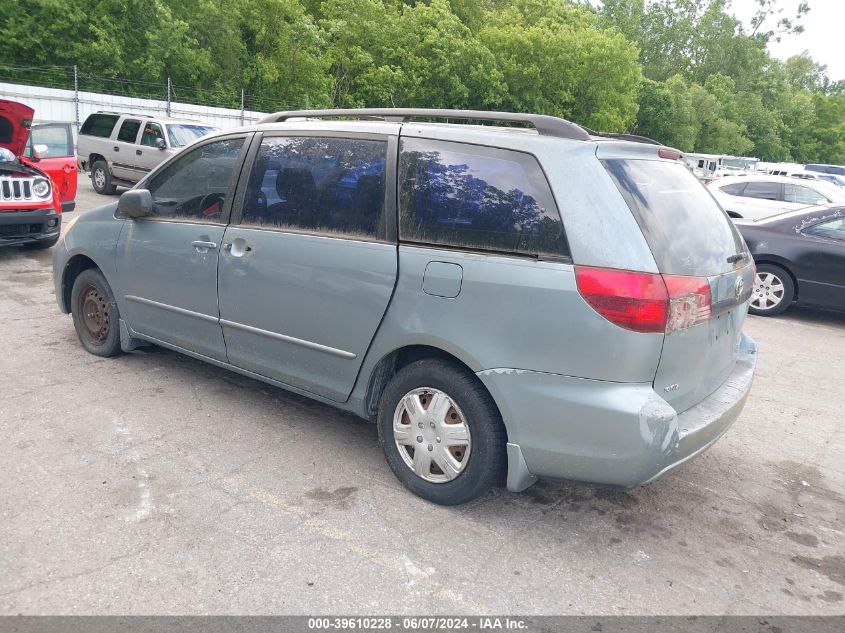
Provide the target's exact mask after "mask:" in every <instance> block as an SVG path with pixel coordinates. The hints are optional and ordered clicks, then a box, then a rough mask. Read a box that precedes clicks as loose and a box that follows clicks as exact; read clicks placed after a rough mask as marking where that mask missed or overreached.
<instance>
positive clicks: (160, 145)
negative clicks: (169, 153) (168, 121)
mask: <svg viewBox="0 0 845 633" xmlns="http://www.w3.org/2000/svg"><path fill="white" fill-rule="evenodd" d="M156 147H157V148H159V149H167V143H165V142H164V139H163V138H157V139H156Z"/></svg>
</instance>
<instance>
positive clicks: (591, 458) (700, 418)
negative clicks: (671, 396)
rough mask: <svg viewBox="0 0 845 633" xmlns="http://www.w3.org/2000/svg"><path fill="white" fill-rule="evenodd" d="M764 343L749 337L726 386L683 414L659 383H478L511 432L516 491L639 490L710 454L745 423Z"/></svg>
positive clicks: (545, 379) (514, 375)
mask: <svg viewBox="0 0 845 633" xmlns="http://www.w3.org/2000/svg"><path fill="white" fill-rule="evenodd" d="M756 363H757V344H756V343H755V342H754V341H753V340H752V339H751V338H749V337H748V336H746V335H744V334H743V335H742V338H741V340H740V347H739V353H738V358H737V362H736V365H735V367H734V369H733V371H732V372H731V374H730V375H729V376H728V378H727V379H726V380H725V382H724V383H722V385H721V386H720V387H719V388H718V389H716V390H715V391H714V392H713V393H712V394H710V396H708V397H707V398H705V399H704V400H703V401H702V402H700V403H698V404H697V405H695V406H693V407H691V408H690V409H688V410H686V411H684V412H682V413H678V412H677V411H675V409H673V408H672V407H671V406H670V405H669V404H668V403H667V402H666V401H665V400H663V398H661V397H660V396H659V395H658V394H657V393H656V392H655V391H654V389H653V388H652V385H651V384H631V383H612V382H603V381H599V380H586V379H582V378H572V377H568V376H559V375H555V374H544V373H540V372H531V371H523V370H509V369H494V370H487V371H483V372H479V374H478V376H479V378H480V379H481V380H482V382H484V384H485V386H487V388H488V389H489V390H490V393H491V394H492V395H493V398H494V399H495V400H496V402H497V404H498V405H499V408H500V410H501V412H502V416H503V418H504V420H505V425H506V426H507V430H508V440H509V443H508V488H509V489H511V490H522V489H524V488H526V487H528V486H529V485H531V483H533V481H534V480H535V479H536V478H537V477H551V478H559V479H574V480H579V481H587V482H594V483H600V484H608V485H614V486H622V487H626V488H631V487H634V486H639V485H642V484H644V483H648V482H649V481H652V480H654V479H656V478H657V477H660V476H661V475H664V474H665V473H667V472H669V471H670V470H673V469H674V468H677V467H678V466H680V465H681V464H683V463H684V462H686V461H687V460H689V459H692V458H693V457H695V456H696V455H697V454H699V453H701V452H702V451H704V450H706V449H707V448H708V447H709V446H710V445H711V444H713V443H714V442H715V441H716V440H717V439H719V437H721V436H722V434H723V433H725V431H727V430H728V429H729V428H730V426H731V425H732V424H733V423H734V421H735V420H736V419H737V417H739V414H740V412H741V411H742V408H743V407H744V406H745V401H746V399H747V397H748V393H749V391H750V390H751V383H752V381H753V378H754V369H755V366H756Z"/></svg>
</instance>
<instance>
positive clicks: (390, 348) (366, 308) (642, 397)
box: [53, 109, 756, 504]
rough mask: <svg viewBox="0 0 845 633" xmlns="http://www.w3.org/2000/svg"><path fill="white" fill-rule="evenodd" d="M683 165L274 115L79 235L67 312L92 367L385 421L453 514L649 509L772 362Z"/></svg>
mask: <svg viewBox="0 0 845 633" xmlns="http://www.w3.org/2000/svg"><path fill="white" fill-rule="evenodd" d="M338 117H344V118H346V119H349V118H351V117H355V118H358V119H361V120H337V118H338ZM378 118H381V119H382V120H374V119H378ZM419 118H426V119H432V118H440V119H443V118H447V119H449V120H451V121H460V120H475V121H482V120H495V121H496V122H511V123H520V124H533V125H534V126H535V128H536V133H528V132H527V131H526V130H525V129H513V128H508V127H504V126H489V125H488V126H476V125H464V124H459V123H450V124H442V123H440V124H438V123H431V122H429V123H420V122H415V120H416V119H419ZM679 156H680V154H679V152H677V151H676V150H672V149H668V148H665V147H661V146H656V145H652V144H648V143H637V142H632V141H624V140H619V139H614V138H608V137H600V136H594V135H590V134H588V133H587V132H586V131H585V130H584V129H582V128H580V127H578V126H577V125H574V124H572V123H570V122H568V121H564V120H562V119H557V118H554V117H548V116H540V115H528V114H509V113H491V112H475V111H455V110H401V109H400V110H394V109H365V110H333V111H304V112H302V111H300V112H292V113H277V114H274V115H270V116H268V117H266V118H264V119H263V120H262V121H261V122H260V124H259V125H256V126H252V127H249V128H245V129H241V130H237V131H232V132H226V133H218V134H214V135H211V136H209V137H206V138H204V139H202V140H201V141H199V142H197V143H196V144H194V145H193V146H192V147H190V148H188V149H186V150H185V151H183V152H182V153H180V154H179V155H177V156H175V157H173V158H171V159H170V160H169V161H167V162H166V163H165V164H163V165H161V166H159V167H158V168H157V169H156V170H154V171H153V172H152V173H151V174H150V175H148V176H147V177H146V178H144V179H143V180H142V181H141V182H140V183H139V184H138V185H137V186H136V187H135V188H134V189H133V190H131V191H128V192H126V193H124V194H123V195H122V196H121V197H120V200H119V202H117V203H115V204H110V205H108V206H105V207H102V208H100V209H98V210H95V211H91V212H89V213H86V214H85V215H84V216H82V217H80V218H79V219H78V221H76V222H75V223H74V224H73V225H72V226H70V227H68V230H67V231H66V234H65V236H64V238H63V240H62V242H61V243H60V246H59V247H58V248H57V251H56V254H55V256H54V264H53V271H54V275H55V284H56V297H57V299H58V302H59V306H60V308H61V309H62V311H64V312H66V313H67V312H70V313H71V314H72V315H73V323H74V327H75V328H76V331H77V333H78V335H79V338H80V341H81V343H82V345H83V346H84V347H85V349H87V350H88V351H89V352H91V353H93V354H96V355H99V356H114V355H116V354H118V353H120V352H121V351H126V350H132V349H133V348H134V347H136V346H138V345H140V344H144V343H154V344H156V345H161V346H163V347H167V348H170V349H173V350H176V351H179V352H182V353H185V354H188V355H190V356H194V357H195V358H199V359H201V360H204V361H208V362H210V363H213V364H215V365H219V366H221V367H226V368H228V369H231V370H233V371H236V372H239V373H241V374H244V375H246V376H251V377H253V378H257V379H259V380H263V381H265V382H268V383H270V384H273V385H277V386H280V387H284V388H286V389H289V390H291V391H293V392H295V393H299V394H304V395H307V396H310V397H312V398H314V399H316V400H319V401H321V402H325V403H329V404H332V405H334V406H336V407H339V408H341V409H344V410H347V411H352V412H354V413H355V414H357V415H359V416H362V417H364V418H366V419H369V420H372V421H374V422H376V423H377V425H378V432H379V438H380V441H381V444H382V446H383V448H384V452H385V455H386V457H387V461H388V463H389V464H390V467H391V468H392V469H393V472H394V473H395V474H396V476H397V477H398V478H399V479H400V480H401V481H402V483H403V484H405V486H407V487H408V488H409V489H410V490H412V491H413V492H415V493H416V494H418V495H420V496H422V497H424V498H426V499H429V500H431V501H434V502H436V503H442V504H455V503H462V502H465V501H468V500H470V499H473V498H475V497H476V496H478V495H479V494H481V493H482V492H484V491H485V490H486V489H487V488H489V487H490V486H491V485H494V484H496V483H497V482H499V481H500V478H502V479H504V478H505V477H506V480H507V486H508V488H509V489H510V490H514V491H519V490H523V489H524V488H526V487H528V486H529V485H531V484H532V483H533V482H534V481H535V480H536V478H537V477H554V478H568V479H576V480H582V481H590V482H599V483H603V484H612V485H616V486H625V487H630V486H637V485H640V484H643V483H646V482H648V481H651V480H652V479H654V478H656V477H659V476H661V475H663V474H664V473H666V472H668V471H670V470H672V469H674V468H675V467H676V466H678V465H680V464H682V463H683V462H685V461H687V460H688V459H690V458H692V457H693V456H694V455H697V454H698V453H699V452H701V451H702V450H703V449H705V448H706V447H708V446H709V445H711V444H712V443H713V442H714V441H716V440H717V439H718V438H719V437H720V436H721V435H722V434H723V433H724V432H725V431H726V430H727V429H728V428H729V427H730V425H731V424H732V423H733V422H734V420H735V419H736V418H737V416H738V415H739V413H740V411H741V409H742V407H743V405H744V403H745V399H746V396H747V394H748V392H749V389H750V387H751V381H752V377H753V372H754V366H755V359H756V345H755V343H754V342H753V341H752V340H751V339H750V338H749V337H747V336H745V335H744V334H742V324H743V321H744V319H745V314H746V311H747V306H748V300H749V298H750V296H751V286H752V281H753V266H752V261H751V256H750V255H749V253H748V252H747V250H746V248H745V245H744V243H743V241H742V239H741V237H740V235H739V233H738V232H737V230H736V229H735V227H734V226H733V225H732V223H731V222H730V220H729V219H728V218H727V216H726V215H725V214H724V213H723V212H722V211H721V209H719V207H718V205H717V204H716V203H715V202H714V200H713V198H712V197H711V196H710V195H708V194H707V192H706V190H705V189H704V187H703V186H702V185H701V184H700V183H699V182H698V181H697V180H696V178H695V176H694V175H693V174H692V173H690V171H689V170H688V169H687V168H686V167H685V166H684V165H683V164H682V163H681V162H680V161H679V160H678V157H679Z"/></svg>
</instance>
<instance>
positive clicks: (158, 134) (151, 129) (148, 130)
mask: <svg viewBox="0 0 845 633" xmlns="http://www.w3.org/2000/svg"><path fill="white" fill-rule="evenodd" d="M160 138H161V139H163V138H164V134H163V133H162V131H161V126H160V125H159V124H158V123H147V124H146V125H144V133H143V134H142V135H141V145H148V146H150V147H155V146H156V141H158V139H160Z"/></svg>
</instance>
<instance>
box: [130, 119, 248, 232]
mask: <svg viewBox="0 0 845 633" xmlns="http://www.w3.org/2000/svg"><path fill="white" fill-rule="evenodd" d="M255 136H256V134H255V133H253V132H246V133H244V132H240V133H232V134H223V135H221V136H214V137H207V138H203V139H202V140H201V141H199V142H197V143H196V144H194V145H192V146H191V147H190V149H188V150H187V151H185V152H179V153H178V154H174V155H173V156H172V157H171V158H169V159H168V160H166V161H164V162H163V163H161V164H159V165H158V166H157V167H156V168H155V169H153V170H152V171H151V172H150V173H148V174H147V175H146V176H144V177H143V178H142V179H141V180H140V181H138V183H137V184H136V185H135V186H134V187H132V189H146V188H147V183H148V182H149V181H150V180H152V179H153V178H155V177H156V175H157V174H158V173H159V172H161V171H163V170H164V169H166V168H167V166H168V165H170V164H171V163H175V162H176V161H178V160H181V159H182V158H184V157H185V156H187V155H188V154H189V153H192V152H194V151H197V150H199V149H200V148H202V147H205V146H206V145H210V144H211V143H216V142H218V141H229V140H234V139H239V138H240V139H243V140H244V143H243V145H242V146H241V152H240V155H239V156H238V159H237V160H236V161H235V164H234V166H233V167H232V177H231V179H230V180H229V186H228V188H227V189H226V202H225V204H224V205H223V211H222V212H221V214H220V219H219V220H216V221H213V222H211V221H208V222H206V221H203V220H199V219H197V218H164V217H161V216H150V217H146V218H136V219H135V220H133V221H134V222H166V223H174V222H175V223H178V224H197V225H199V226H228V225H229V223H230V221H231V216H232V205H233V203H234V198H235V196H236V195H237V191H238V189H237V188H238V185H239V184H240V180H241V174H242V173H243V167H244V161H245V160H246V157H247V154H248V153H249V150H250V149H252V144H253V143H254V137H255ZM230 194H231V195H230ZM114 217H115V218H117V219H122V218H120V217H119V216H118V215H117V209H115V212H114Z"/></svg>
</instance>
